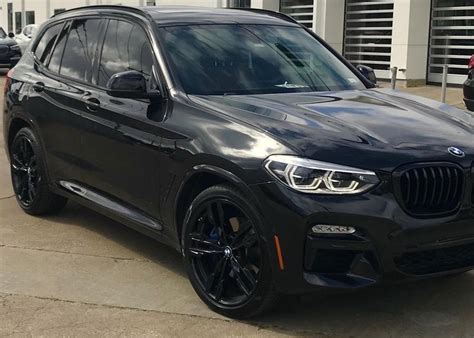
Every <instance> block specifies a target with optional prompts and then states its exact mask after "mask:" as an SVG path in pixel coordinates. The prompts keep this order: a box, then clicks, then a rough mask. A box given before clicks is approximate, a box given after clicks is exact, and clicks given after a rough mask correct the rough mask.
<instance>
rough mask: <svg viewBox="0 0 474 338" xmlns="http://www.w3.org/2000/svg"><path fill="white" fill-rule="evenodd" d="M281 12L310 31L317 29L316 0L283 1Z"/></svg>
mask: <svg viewBox="0 0 474 338" xmlns="http://www.w3.org/2000/svg"><path fill="white" fill-rule="evenodd" d="M280 12H282V13H284V14H287V15H289V16H291V17H292V18H293V19H295V20H296V21H298V22H299V23H301V24H303V25H305V26H306V27H308V28H310V29H313V30H314V28H315V13H314V0H281V1H280Z"/></svg>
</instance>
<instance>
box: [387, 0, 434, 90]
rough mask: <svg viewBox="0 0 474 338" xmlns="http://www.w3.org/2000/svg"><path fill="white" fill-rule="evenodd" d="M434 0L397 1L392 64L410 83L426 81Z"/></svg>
mask: <svg viewBox="0 0 474 338" xmlns="http://www.w3.org/2000/svg"><path fill="white" fill-rule="evenodd" d="M430 9H431V0H403V1H395V3H394V7H393V29H392V57H391V65H390V66H391V67H397V68H398V69H399V72H398V75H397V79H399V80H405V81H406V82H407V83H406V84H407V85H408V86H410V85H417V84H424V83H426V71H427V66H428V64H427V61H428V43H429V35H430V32H429V30H430Z"/></svg>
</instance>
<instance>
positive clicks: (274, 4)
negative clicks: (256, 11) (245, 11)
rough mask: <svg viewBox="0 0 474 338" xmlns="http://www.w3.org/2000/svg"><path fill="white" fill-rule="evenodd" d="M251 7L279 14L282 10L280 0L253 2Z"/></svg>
mask: <svg viewBox="0 0 474 338" xmlns="http://www.w3.org/2000/svg"><path fill="white" fill-rule="evenodd" d="M250 6H251V7H252V8H261V9H269V10H271V11H275V12H278V11H279V10H280V1H279V0H252V1H251V4H250Z"/></svg>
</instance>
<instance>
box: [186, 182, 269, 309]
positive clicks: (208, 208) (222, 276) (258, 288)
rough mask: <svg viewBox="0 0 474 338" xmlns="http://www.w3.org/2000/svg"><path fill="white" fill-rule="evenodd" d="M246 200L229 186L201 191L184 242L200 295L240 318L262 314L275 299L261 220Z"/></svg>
mask: <svg viewBox="0 0 474 338" xmlns="http://www.w3.org/2000/svg"><path fill="white" fill-rule="evenodd" d="M217 192H220V193H217ZM233 194H234V195H236V196H235V197H236V198H234V196H232V195H233ZM243 200H244V199H243V197H242V196H240V194H239V193H238V192H236V191H235V190H233V189H232V188H230V187H226V186H217V187H211V188H209V189H207V190H206V191H204V192H203V193H201V194H200V195H199V196H198V197H197V198H196V199H195V201H194V202H193V203H192V206H191V208H190V210H191V211H190V213H191V214H190V217H189V218H188V221H187V223H186V231H185V234H184V243H183V244H184V250H185V251H184V256H185V264H186V267H187V270H188V274H189V275H190V279H191V282H192V284H193V287H194V288H195V290H196V291H197V293H198V295H199V296H200V297H201V299H203V300H204V301H205V302H206V304H207V305H208V306H210V307H211V308H212V309H213V310H215V311H217V312H219V313H221V314H224V315H226V316H230V317H236V318H245V317H247V316H253V315H256V314H260V313H261V312H262V310H263V309H265V310H266V309H267V307H268V304H267V303H273V298H275V297H274V294H273V292H272V291H273V290H272V287H271V277H270V276H271V273H269V267H268V260H267V259H266V253H265V252H264V249H263V246H262V240H261V238H260V236H259V233H258V228H257V224H256V220H255V217H252V216H251V214H252V213H253V212H252V210H251V209H250V206H246V205H245V204H243V203H242V202H243ZM270 300H272V301H271V302H270Z"/></svg>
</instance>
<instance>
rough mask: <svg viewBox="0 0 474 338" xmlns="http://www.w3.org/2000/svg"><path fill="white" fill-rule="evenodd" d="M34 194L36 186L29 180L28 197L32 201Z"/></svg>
mask: <svg viewBox="0 0 474 338" xmlns="http://www.w3.org/2000/svg"><path fill="white" fill-rule="evenodd" d="M35 195H36V188H35V186H34V185H33V183H32V182H31V181H30V182H28V198H29V200H30V201H33V199H34V198H35Z"/></svg>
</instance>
